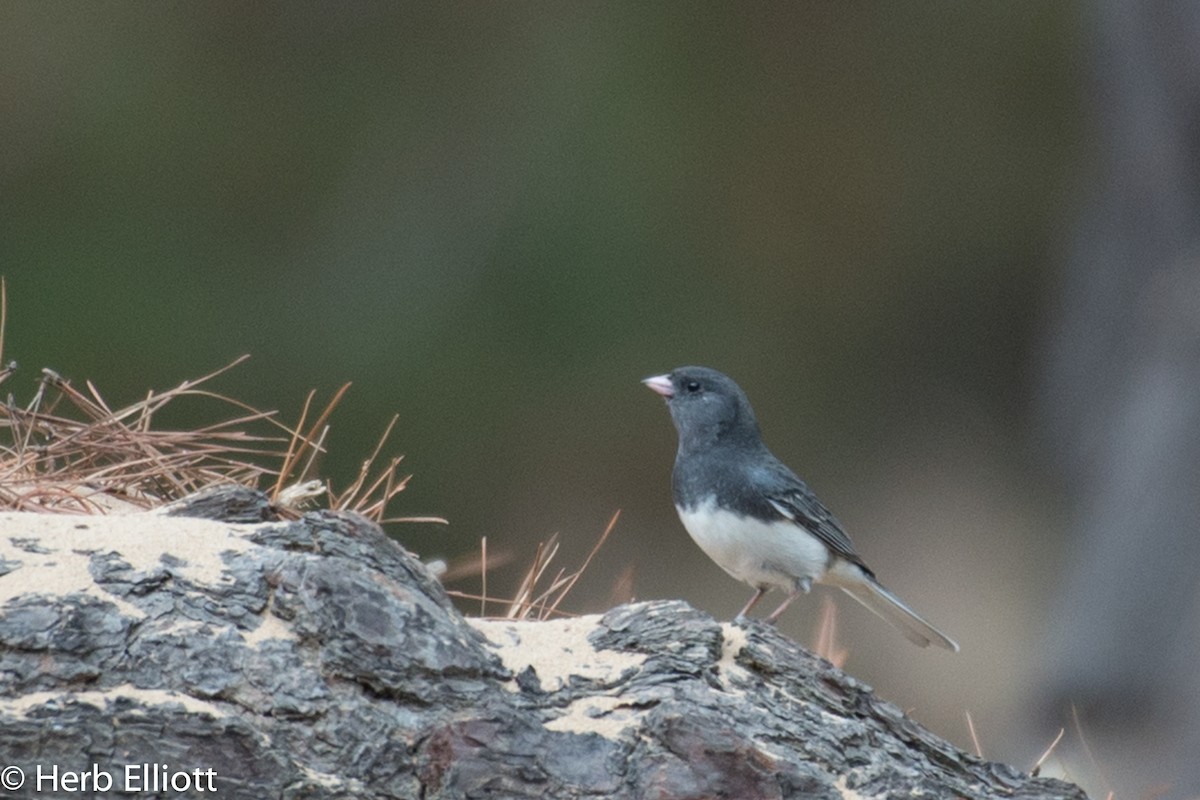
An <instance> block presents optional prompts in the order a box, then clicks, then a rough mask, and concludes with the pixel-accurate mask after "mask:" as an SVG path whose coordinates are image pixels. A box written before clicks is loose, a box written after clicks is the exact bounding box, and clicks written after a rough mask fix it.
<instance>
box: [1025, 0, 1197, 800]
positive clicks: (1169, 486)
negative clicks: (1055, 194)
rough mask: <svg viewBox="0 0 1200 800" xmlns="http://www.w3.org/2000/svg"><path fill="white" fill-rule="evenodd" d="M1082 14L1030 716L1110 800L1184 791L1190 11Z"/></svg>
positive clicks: (1193, 601) (1190, 682)
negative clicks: (1043, 718)
mask: <svg viewBox="0 0 1200 800" xmlns="http://www.w3.org/2000/svg"><path fill="white" fill-rule="evenodd" d="M1090 8H1091V10H1092V14H1093V16H1092V19H1091V23H1092V26H1093V30H1092V33H1093V36H1092V37H1091V39H1090V40H1089V44H1090V52H1089V53H1088V56H1089V58H1090V75H1089V78H1090V83H1089V85H1088V87H1087V89H1088V91H1089V96H1088V98H1087V100H1088V107H1089V109H1090V112H1091V114H1092V119H1091V120H1090V123H1091V125H1090V127H1091V130H1092V132H1093V135H1092V137H1091V147H1092V151H1091V153H1090V155H1091V158H1090V159H1089V163H1090V164H1092V165H1093V172H1092V174H1090V175H1088V176H1086V177H1087V179H1088V180H1089V188H1090V190H1091V193H1090V195H1089V196H1088V198H1087V200H1086V204H1085V207H1084V208H1083V210H1082V214H1081V217H1080V218H1079V220H1078V226H1077V228H1076V231H1075V238H1074V240H1073V242H1072V243H1071V247H1070V250H1069V252H1068V258H1067V263H1066V272H1065V279H1064V282H1063V286H1062V287H1061V296H1060V302H1059V305H1058V306H1057V307H1056V308H1055V309H1054V314H1055V317H1054V318H1053V319H1052V323H1053V324H1054V325H1055V328H1054V329H1053V331H1052V332H1051V339H1050V349H1049V351H1048V355H1047V360H1046V363H1045V364H1044V366H1045V368H1046V369H1045V377H1044V382H1043V386H1042V388H1043V392H1042V396H1041V401H1042V403H1043V407H1042V412H1043V413H1042V421H1043V423H1045V425H1046V430H1047V438H1048V441H1049V442H1050V444H1051V449H1052V451H1053V452H1054V453H1055V455H1056V457H1057V458H1059V459H1061V462H1060V463H1059V464H1058V465H1057V466H1058V467H1059V468H1061V472H1062V474H1063V475H1064V476H1065V477H1066V481H1067V488H1068V490H1069V491H1070V493H1071V495H1072V498H1073V500H1074V501H1075V516H1074V518H1073V523H1072V524H1073V528H1074V530H1073V533H1074V537H1073V539H1072V540H1071V542H1070V544H1069V546H1068V551H1067V556H1066V559H1065V563H1066V568H1065V570H1064V574H1063V579H1062V582H1061V585H1060V590H1061V594H1060V596H1059V597H1058V602H1057V605H1056V606H1052V607H1051V609H1050V612H1051V616H1050V619H1049V626H1050V631H1049V636H1048V642H1049V645H1050V647H1049V651H1048V652H1049V663H1048V665H1047V666H1048V673H1047V674H1048V677H1047V679H1046V684H1045V686H1044V689H1045V690H1046V692H1047V694H1048V696H1049V701H1050V705H1049V706H1047V707H1044V708H1043V709H1042V713H1048V714H1051V715H1054V716H1055V718H1056V719H1058V718H1060V717H1059V715H1060V714H1061V713H1062V711H1063V710H1064V709H1065V708H1067V707H1068V704H1070V703H1075V704H1076V705H1077V706H1078V708H1079V709H1080V711H1081V714H1082V718H1083V721H1084V728H1085V731H1087V732H1088V734H1089V735H1093V734H1094V735H1095V736H1096V737H1097V739H1096V740H1093V741H1092V745H1093V748H1094V749H1100V750H1101V751H1102V754H1100V761H1101V762H1102V763H1105V764H1107V765H1108V767H1110V768H1109V769H1107V770H1106V771H1107V772H1110V773H1112V774H1110V775H1109V776H1108V778H1109V779H1119V780H1122V781H1124V780H1127V779H1128V780H1131V781H1136V782H1137V783H1136V784H1133V783H1131V784H1130V785H1129V786H1127V787H1125V788H1126V790H1127V791H1128V790H1131V789H1136V790H1145V789H1146V787H1147V785H1148V783H1151V782H1153V783H1161V782H1164V781H1167V782H1176V783H1175V787H1174V788H1175V789H1179V790H1182V791H1187V792H1196V791H1200V760H1198V759H1196V758H1195V757H1194V756H1195V754H1196V753H1197V752H1200V677H1198V676H1200V669H1197V664H1200V658H1198V656H1200V605H1198V600H1200V598H1198V596H1197V588H1198V582H1197V566H1198V565H1200V125H1198V123H1200V114H1198V110H1200V5H1198V4H1194V3H1190V4H1189V3H1178V4H1176V3H1164V2H1152V1H1149V0H1148V1H1146V2H1122V1H1120V0H1111V1H1110V2H1105V3H1101V4H1098V5H1096V6H1092V7H1090ZM1046 697H1047V695H1042V697H1041V699H1043V700H1044V699H1046ZM1180 769H1183V770H1187V771H1188V772H1187V774H1186V775H1180V774H1179V770H1180ZM1172 793H1174V790H1173V791H1172Z"/></svg>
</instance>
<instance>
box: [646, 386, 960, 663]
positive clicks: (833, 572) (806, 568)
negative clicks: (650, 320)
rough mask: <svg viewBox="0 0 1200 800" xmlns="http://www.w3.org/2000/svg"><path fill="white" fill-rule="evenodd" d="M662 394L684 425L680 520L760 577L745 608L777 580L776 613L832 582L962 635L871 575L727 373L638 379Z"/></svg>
mask: <svg viewBox="0 0 1200 800" xmlns="http://www.w3.org/2000/svg"><path fill="white" fill-rule="evenodd" d="M642 382H643V383H644V384H646V386H648V387H649V388H651V389H652V390H654V391H655V392H657V393H658V394H660V395H662V396H663V397H664V398H666V401H667V408H668V409H669V410H670V412H671V419H672V420H673V421H674V423H675V428H676V429H677V430H678V431H679V450H678V451H677V452H676V455H675V469H674V472H673V473H672V481H671V483H672V488H673V493H674V497H675V509H676V511H678V512H679V519H680V520H681V521H682V522H683V527H684V528H686V529H687V532H688V533H689V534H691V537H692V539H694V540H695V542H696V544H698V545H700V549H701V550H703V551H704V552H705V553H706V554H707V555H708V557H709V558H711V559H712V560H713V561H715V562H716V563H717V565H718V566H719V567H721V569H723V570H725V571H726V572H728V573H729V574H730V575H732V576H733V577H734V578H737V579H738V580H740V581H744V582H745V583H748V584H750V585H751V586H753V587H754V590H755V591H754V596H753V597H751V598H750V601H749V602H748V603H746V606H745V608H743V609H742V611H741V613H740V614H738V616H739V617H744V616H745V615H746V614H748V613H750V609H752V608H754V606H755V605H756V604H757V603H758V601H759V600H761V599H762V598H763V595H765V594H766V593H767V592H768V591H770V590H771V589H782V590H783V591H784V592H785V593H786V594H787V596H786V597H785V598H784V600H783V603H782V604H780V606H779V607H778V608H777V609H775V610H774V611H773V612H771V614H770V616H768V617H767V621H768V622H771V623H774V622H775V621H776V620H777V619H779V616H780V615H781V614H783V612H784V611H785V610H786V609H787V607H788V605H789V604H790V603H791V602H792V601H793V600H795V599H796V597H797V596H799V595H800V594H802V593H806V592H808V591H809V590H810V589H811V588H812V584H813V583H814V582H816V583H824V584H828V585H830V586H836V587H838V588H839V589H841V590H842V591H844V592H846V593H847V594H848V595H850V596H851V597H853V598H854V599H855V600H857V601H858V602H860V603H862V604H863V605H864V606H866V607H867V608H868V609H870V610H871V611H872V612H874V613H875V614H877V615H878V616H880V617H881V618H883V619H884V620H885V621H887V622H889V623H891V624H892V625H893V626H895V627H896V629H898V630H899V631H900V632H901V633H902V634H904V636H905V637H906V638H907V639H908V640H909V641H910V642H913V643H914V644H917V645H920V646H921V647H926V646H928V645H929V644H930V643H932V644H936V645H938V646H939V647H944V648H946V649H948V650H954V651H957V650H958V644H956V643H955V642H954V640H953V639H951V638H950V637H948V636H946V635H945V634H944V633H942V632H941V631H939V630H938V629H937V628H935V627H933V626H932V625H930V624H929V623H928V622H926V621H925V619H923V618H922V617H921V616H920V615H919V614H917V613H916V612H915V611H913V610H912V609H911V608H909V607H908V606H907V605H906V604H905V603H904V601H902V600H901V599H900V598H899V597H897V596H896V595H894V594H892V593H891V592H890V591H888V590H887V589H886V588H884V586H883V585H882V584H881V583H880V582H879V581H878V580H877V579H876V578H875V573H874V572H872V571H871V570H870V569H869V568H868V567H867V565H866V564H865V563H863V560H862V558H861V557H860V556H859V555H858V553H857V552H855V550H854V545H852V544H851V543H850V538H849V537H848V536H846V532H845V531H844V530H842V525H841V523H840V522H838V521H837V519H836V518H835V517H834V516H833V514H831V513H829V510H828V509H826V508H825V506H824V505H823V504H822V503H821V501H820V500H818V499H817V496H816V495H815V494H813V492H812V490H811V489H809V488H808V486H807V484H805V483H804V481H802V480H800V478H798V477H797V476H796V474H795V473H794V472H792V471H791V470H790V469H788V467H787V466H786V465H785V464H784V463H783V462H782V461H780V460H779V459H778V458H776V457H775V456H774V455H773V454H772V453H771V451H770V450H768V449H767V446H766V445H765V444H763V441H762V436H761V434H760V433H759V429H758V422H757V420H756V419H755V417H754V411H753V409H751V408H750V401H749V400H748V399H747V398H746V393H745V392H743V391H742V389H741V387H739V386H738V385H737V384H736V383H734V382H733V380H732V379H731V378H729V377H728V376H726V375H723V374H722V373H720V372H717V371H716V370H714V369H709V368H707V367H680V368H678V369H675V370H672V371H671V372H669V373H667V374H665V375H656V376H654V377H652V378H647V379H646V380H644V381H642Z"/></svg>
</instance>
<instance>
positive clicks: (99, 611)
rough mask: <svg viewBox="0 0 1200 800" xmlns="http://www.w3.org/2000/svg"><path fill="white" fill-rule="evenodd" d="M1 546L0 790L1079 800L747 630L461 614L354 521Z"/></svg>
mask: <svg viewBox="0 0 1200 800" xmlns="http://www.w3.org/2000/svg"><path fill="white" fill-rule="evenodd" d="M222 508H225V509H228V514H224V513H223V512H222V511H221V509H222ZM0 533H2V537H0V538H2V540H0V565H3V569H0V603H2V604H3V609H2V612H0V754H3V758H4V759H5V760H6V761H5V763H4V764H0V770H3V767H5V766H9V765H11V766H15V767H17V768H19V769H20V770H21V771H22V773H23V775H24V783H23V784H22V785H21V786H20V787H19V788H18V787H16V786H15V784H14V783H12V782H11V781H15V780H16V777H15V773H13V772H12V771H11V770H10V771H0V783H2V784H3V785H2V786H0V794H3V796H5V797H10V796H11V797H52V796H79V795H80V794H81V792H80V791H79V787H80V785H81V784H82V786H83V788H84V789H86V790H87V791H89V792H90V791H94V790H96V789H103V787H104V786H105V781H106V779H107V780H108V781H111V790H107V789H103V791H95V794H97V795H99V796H117V795H120V793H121V792H122V791H125V792H129V793H131V794H138V793H139V792H144V793H146V794H148V795H151V796H153V794H154V791H151V790H152V789H154V788H155V787H157V791H158V793H159V794H160V795H169V796H172V797H174V796H184V797H213V796H216V797H220V798H225V800H231V799H234V798H253V800H260V799H261V798H265V797H282V798H308V799H311V800H318V799H321V798H406V799H407V798H426V799H427V800H434V799H435V798H468V797H471V798H474V797H495V798H525V797H528V798H535V797H536V798H544V797H551V798H582V797H630V798H633V797H655V798H711V797H729V798H741V799H742V800H753V798H785V797H805V798H826V797H827V798H836V799H837V800H842V798H871V797H888V796H896V795H905V796H914V795H916V794H922V793H923V794H924V795H926V796H929V797H958V796H961V797H969V798H993V797H994V798H1002V797H1003V798H1012V797H1018V798H1029V799H1030V800H1032V799H1033V798H1080V799H1081V798H1083V797H1084V795H1083V793H1082V792H1081V791H1080V790H1079V789H1077V788H1075V787H1072V786H1069V785H1067V784H1064V783H1061V782H1058V781H1054V780H1050V779H1041V778H1030V777H1028V776H1025V775H1021V774H1019V773H1018V772H1017V771H1016V770H1013V769H1011V768H1009V767H1006V766H1003V765H998V764H992V763H988V762H984V761H982V760H980V759H978V758H975V757H974V756H971V755H969V754H966V753H963V752H961V751H959V750H957V749H956V748H954V747H953V746H951V745H950V744H948V743H947V742H944V741H943V740H941V739H939V738H937V737H936V736H934V735H933V734H931V733H930V732H928V731H926V730H925V729H924V728H922V727H921V726H919V725H918V724H916V723H915V722H913V721H912V720H910V719H908V718H907V717H906V716H905V715H904V714H903V713H901V711H900V710H899V709H897V708H896V707H895V706H892V705H891V704H889V703H887V702H885V701H883V700H880V699H879V698H877V697H875V696H874V694H873V693H872V692H871V690H870V689H869V688H868V687H866V686H864V685H863V684H861V683H859V682H857V681H855V680H854V679H853V678H851V677H849V676H847V675H845V674H843V673H841V672H839V671H838V670H836V669H834V668H833V667H832V666H830V665H829V664H828V663H827V662H824V661H822V660H820V659H818V658H816V657H814V656H812V655H811V654H809V653H808V652H807V651H805V650H804V649H803V648H801V647H799V646H798V645H796V644H795V643H794V642H791V641H790V640H788V639H786V638H784V637H783V636H781V635H780V634H779V633H778V632H777V631H775V630H774V629H772V628H770V627H767V626H764V625H762V624H760V623H757V622H752V623H747V624H744V625H742V624H736V625H735V624H721V623H718V622H716V621H715V620H713V619H712V618H711V617H709V616H707V615H705V614H702V613H700V612H698V611H696V610H694V609H692V608H690V607H689V606H687V605H686V604H684V603H682V602H678V601H675V602H652V603H637V604H632V605H625V606H620V607H618V608H615V609H613V610H611V611H610V612H608V613H607V614H605V615H603V616H590V617H579V618H575V619H569V620H553V621H548V622H513V621H487V620H467V619H464V618H463V617H462V616H461V615H460V614H459V613H458V612H457V611H456V610H455V608H454V606H453V605H452V604H451V603H450V601H449V599H448V598H447V596H446V594H445V592H444V591H443V590H442V588H441V586H440V585H439V584H438V583H437V581H436V580H435V579H433V577H432V576H431V575H430V574H429V573H428V572H427V571H426V569H425V568H424V567H423V566H422V565H421V563H420V562H419V561H418V560H417V559H416V558H415V557H414V556H413V555H412V554H410V553H408V552H407V551H405V550H404V549H403V548H402V547H401V546H400V545H398V544H396V543H395V542H394V541H392V540H391V539H389V538H388V537H387V536H385V535H384V534H383V532H382V531H381V530H380V529H379V528H378V527H377V526H375V525H374V524H373V523H370V522H368V521H367V520H365V519H363V518H361V517H358V516H355V515H351V514H338V513H333V512H315V513H310V514H307V515H305V516H304V517H302V518H301V519H299V520H295V521H287V520H282V519H279V518H277V517H275V516H274V514H273V513H272V512H271V509H270V507H269V505H268V504H267V503H266V500H265V498H263V497H262V496H261V495H259V494H257V493H255V492H252V491H250V490H246V489H241V488H236V487H229V488H224V489H219V490H216V491H214V492H208V493H205V494H204V495H203V496H201V497H197V498H190V499H188V500H185V501H182V502H181V503H176V504H173V505H172V506H170V507H167V508H164V509H161V510H159V511H157V512H150V513H143V514H130V515H123V516H113V517H68V516H55V515H46V514H20V513H9V514H3V515H0ZM172 781H174V784H173V785H172V783H171V782H172ZM206 781H211V782H212V790H210V789H209V787H208V785H207V783H206ZM155 782H157V783H155ZM185 784H186V785H185ZM177 790H178V791H177ZM214 790H215V791H214ZM83 794H84V796H88V795H87V793H86V792H83Z"/></svg>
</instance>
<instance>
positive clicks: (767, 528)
mask: <svg viewBox="0 0 1200 800" xmlns="http://www.w3.org/2000/svg"><path fill="white" fill-rule="evenodd" d="M676 510H677V511H678V512H679V519H680V521H682V522H683V527H684V528H686V529H687V532H688V533H689V534H691V536H692V539H694V540H695V542H696V544H698V545H700V549H701V550H703V551H704V552H705V553H706V554H707V555H708V557H709V558H711V559H712V560H713V561H715V562H717V565H718V566H719V567H721V569H723V570H725V571H726V572H728V573H729V574H730V575H732V576H733V577H735V578H737V579H738V580H740V581H745V582H746V583H748V584H750V585H751V586H754V587H764V586H766V587H775V588H779V589H783V590H784V591H787V592H790V591H792V590H794V589H795V588H796V586H797V583H798V582H799V581H801V580H803V579H804V578H810V579H811V580H813V581H819V580H820V579H821V577H822V576H824V574H825V569H826V567H827V566H828V564H829V550H828V549H827V548H826V547H825V545H824V544H822V543H821V541H820V540H819V539H817V537H815V536H813V535H812V534H811V533H808V532H807V531H805V530H804V529H803V528H801V527H800V526H799V525H796V524H795V523H794V522H792V521H791V520H787V519H784V518H783V517H780V518H779V522H777V523H776V522H760V521H759V520H756V519H753V518H751V517H741V516H738V515H737V514H734V513H732V512H730V511H724V510H718V509H717V508H716V501H715V500H709V501H707V502H705V503H702V504H701V505H699V506H698V507H696V508H694V509H692V510H690V511H686V510H684V509H682V508H678V507H676Z"/></svg>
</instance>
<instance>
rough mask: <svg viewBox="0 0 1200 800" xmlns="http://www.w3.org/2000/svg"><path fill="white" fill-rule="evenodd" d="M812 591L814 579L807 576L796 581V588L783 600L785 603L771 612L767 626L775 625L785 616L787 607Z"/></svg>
mask: <svg viewBox="0 0 1200 800" xmlns="http://www.w3.org/2000/svg"><path fill="white" fill-rule="evenodd" d="M810 589H812V578H809V577H807V576H806V577H804V578H801V579H800V580H798V581H796V588H795V589H793V590H792V591H791V592H790V593H788V596H787V597H785V598H783V602H782V603H780V604H779V608H777V609H775V610H774V611H772V612H771V614H770V616H768V617H767V624H768V625H774V624H775V621H776V620H778V619H779V618H780V617H781V616H783V612H784V611H787V607H788V606H790V605H791V604H792V601H793V600H795V599H796V598H797V597H799V596H800V595H802V594H808V592H809V590H810Z"/></svg>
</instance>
